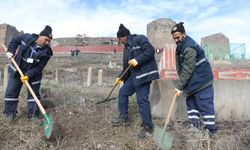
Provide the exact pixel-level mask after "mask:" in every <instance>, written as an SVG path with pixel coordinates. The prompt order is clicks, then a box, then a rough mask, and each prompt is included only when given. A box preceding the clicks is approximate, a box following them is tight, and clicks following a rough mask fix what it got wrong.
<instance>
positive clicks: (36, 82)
mask: <svg viewBox="0 0 250 150" xmlns="http://www.w3.org/2000/svg"><path fill="white" fill-rule="evenodd" d="M38 83H40V81H35V82H31V84H32V85H35V84H38Z"/></svg>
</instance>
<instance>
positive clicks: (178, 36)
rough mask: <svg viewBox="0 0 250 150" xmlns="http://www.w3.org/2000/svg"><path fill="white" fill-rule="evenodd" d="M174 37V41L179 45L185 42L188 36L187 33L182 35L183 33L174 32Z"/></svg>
mask: <svg viewBox="0 0 250 150" xmlns="http://www.w3.org/2000/svg"><path fill="white" fill-rule="evenodd" d="M172 36H173V39H174V41H175V43H176V44H177V45H178V44H180V43H181V42H182V41H183V39H184V37H185V36H186V34H185V33H181V32H174V33H173V34H172Z"/></svg>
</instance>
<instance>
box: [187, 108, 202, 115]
mask: <svg viewBox="0 0 250 150" xmlns="http://www.w3.org/2000/svg"><path fill="white" fill-rule="evenodd" d="M187 113H188V114H190V113H199V111H198V110H196V109H191V110H189V111H187Z"/></svg>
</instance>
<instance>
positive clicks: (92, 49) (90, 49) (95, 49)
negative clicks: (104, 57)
mask: <svg viewBox="0 0 250 150" xmlns="http://www.w3.org/2000/svg"><path fill="white" fill-rule="evenodd" d="M76 49H79V50H80V51H81V52H83V53H84V52H85V53H109V52H112V53H113V52H114V49H115V50H116V52H123V49H124V47H123V46H115V45H108V46H55V47H52V50H53V52H54V53H57V52H70V51H71V50H76Z"/></svg>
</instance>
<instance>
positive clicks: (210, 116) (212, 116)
mask: <svg viewBox="0 0 250 150" xmlns="http://www.w3.org/2000/svg"><path fill="white" fill-rule="evenodd" d="M203 118H206V119H207V118H215V115H206V116H203Z"/></svg>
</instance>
